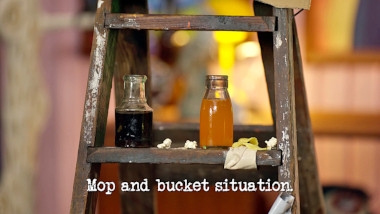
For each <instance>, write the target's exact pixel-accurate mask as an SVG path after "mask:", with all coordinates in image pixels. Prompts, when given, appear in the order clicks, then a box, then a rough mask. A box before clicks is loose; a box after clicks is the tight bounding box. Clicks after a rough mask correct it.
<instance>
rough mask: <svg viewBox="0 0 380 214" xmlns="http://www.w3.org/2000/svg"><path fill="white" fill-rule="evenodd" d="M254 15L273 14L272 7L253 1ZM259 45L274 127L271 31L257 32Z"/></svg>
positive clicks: (274, 105) (274, 109) (274, 104)
mask: <svg viewBox="0 0 380 214" xmlns="http://www.w3.org/2000/svg"><path fill="white" fill-rule="evenodd" d="M253 3H254V7H253V9H254V11H255V15H256V16H273V7H272V6H270V5H267V4H263V3H260V2H257V1H253ZM257 36H258V38H259V43H260V47H261V58H262V61H263V65H264V71H265V79H266V82H267V89H268V95H269V103H270V106H271V113H272V119H273V126H274V127H276V103H275V95H274V91H275V90H274V62H273V33H272V32H257Z"/></svg>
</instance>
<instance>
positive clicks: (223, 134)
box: [199, 99, 233, 147]
mask: <svg viewBox="0 0 380 214" xmlns="http://www.w3.org/2000/svg"><path fill="white" fill-rule="evenodd" d="M199 131H200V142H199V144H200V146H201V147H204V146H206V147H218V146H225V147H229V146H231V145H232V143H233V121H232V106H231V100H230V99H203V101H202V105H201V112H200V130H199Z"/></svg>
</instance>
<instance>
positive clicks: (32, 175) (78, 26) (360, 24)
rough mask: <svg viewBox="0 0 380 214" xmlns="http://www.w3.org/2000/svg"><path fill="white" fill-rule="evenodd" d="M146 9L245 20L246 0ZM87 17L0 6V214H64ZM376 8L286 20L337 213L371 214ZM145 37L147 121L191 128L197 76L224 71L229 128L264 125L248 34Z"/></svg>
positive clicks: (322, 10) (72, 11) (376, 119)
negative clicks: (360, 213) (292, 25)
mask: <svg viewBox="0 0 380 214" xmlns="http://www.w3.org/2000/svg"><path fill="white" fill-rule="evenodd" d="M148 2H149V9H150V12H151V13H165V14H210V15H211V14H217V15H253V11H252V7H251V5H252V0H239V1H234V3H233V4H231V1H227V0H225V1H216V0H166V1H159V0H149V1H148ZM95 9H96V1H94V0H79V1H78V0H66V1H60V0H29V1H24V0H2V1H0V26H1V28H0V74H1V75H0V81H1V85H0V86H1V88H0V92H1V93H0V98H1V99H0V110H1V124H0V136H1V138H0V157H1V158H0V213H40V214H45V213H46V214H48V213H69V209H70V201H71V193H72V187H73V179H74V172H75V164H76V156H77V151H78V142H79V135H80V129H81V120H82V113H83V106H84V98H85V90H86V85H87V77H88V70H89V59H90V51H91V40H92V27H93V20H94V11H95ZM297 11H298V10H295V12H297ZM378 11H380V2H379V1H377V0H367V1H364V0H349V1H344V2H342V1H339V0H319V1H313V2H312V6H311V10H310V11H303V12H301V13H300V14H299V15H297V16H296V22H297V27H298V34H299V40H300V43H301V53H302V57H303V67H304V75H305V81H306V89H307V94H308V101H309V108H310V112H311V119H312V126H313V130H314V134H315V147H316V153H317V161H318V168H319V175H320V180H321V182H322V184H323V185H324V186H326V188H325V191H326V198H327V199H326V200H330V198H331V197H332V198H334V197H335V196H334V193H336V194H339V191H340V190H342V191H346V190H349V194H345V195H344V196H342V195H341V196H340V197H338V198H339V199H342V198H343V199H342V201H339V200H335V199H331V200H332V202H331V203H332V205H331V206H343V207H345V208H347V209H351V210H346V211H343V212H342V213H350V212H351V211H352V210H355V209H356V208H357V207H361V208H362V207H364V208H363V209H365V210H368V211H370V212H371V213H380V185H379V184H378V179H379V177H380V168H379V167H378V166H377V164H378V163H379V162H380V156H379V155H378V154H377V152H380V22H379V20H380V13H378ZM149 40H150V52H151V59H150V63H151V70H152V77H151V78H152V94H153V100H152V106H153V108H154V111H155V112H154V120H155V121H164V122H174V121H188V122H197V121H199V109H200V103H201V100H202V96H203V93H204V80H205V75H207V74H227V75H229V81H230V85H229V93H230V95H231V99H232V102H233V109H234V123H236V124H263V125H269V124H272V120H271V115H270V108H269V101H268V94H267V92H266V83H265V76H264V71H263V65H262V62H261V56H260V47H259V44H258V42H257V35H256V33H246V32H185V31H177V32H174V31H173V32H171V31H167V32H155V31H150V33H149ZM111 96H112V98H111V99H112V100H111V102H110V111H109V118H108V123H109V124H113V123H114V115H113V112H114V111H113V109H114V107H115V106H114V101H113V100H114V98H113V95H111ZM112 131H113V130H112ZM112 131H111V132H112ZM111 141H112V140H111ZM162 197H164V196H162ZM167 197H170V196H167ZM329 197H330V198H329ZM357 210H359V209H357ZM112 213H113V212H112ZM351 213H357V212H351Z"/></svg>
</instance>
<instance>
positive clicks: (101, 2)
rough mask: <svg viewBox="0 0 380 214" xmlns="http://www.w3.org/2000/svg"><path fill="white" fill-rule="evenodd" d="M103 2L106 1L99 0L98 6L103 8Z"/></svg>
mask: <svg viewBox="0 0 380 214" xmlns="http://www.w3.org/2000/svg"><path fill="white" fill-rule="evenodd" d="M103 3H104V1H103V0H99V1H98V8H101V7H102V4H103Z"/></svg>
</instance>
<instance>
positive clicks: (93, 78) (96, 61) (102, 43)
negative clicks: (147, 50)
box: [70, 0, 117, 213]
mask: <svg viewBox="0 0 380 214" xmlns="http://www.w3.org/2000/svg"><path fill="white" fill-rule="evenodd" d="M114 2H117V1H114ZM110 12H117V9H116V8H115V10H114V11H111V1H105V2H104V1H103V0H99V2H98V9H97V12H96V18H95V26H94V37H93V45H92V50H91V62H90V71H89V78H88V83H87V91H86V99H85V105H84V111H83V121H82V130H81V137H80V142H79V150H78V157H77V165H76V171H75V178H74V189H73V193H72V200H71V210H70V212H71V213H85V212H86V213H95V208H96V200H97V193H96V192H91V193H89V192H87V180H86V179H87V178H98V176H99V171H100V164H90V163H88V162H87V161H86V160H87V147H88V146H102V145H103V143H104V135H105V130H106V124H107V115H108V104H109V96H110V90H111V83H112V76H113V65H114V53H115V52H114V51H113V50H114V44H115V41H116V32H115V31H114V30H110V29H106V28H104V14H105V13H110Z"/></svg>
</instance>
